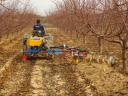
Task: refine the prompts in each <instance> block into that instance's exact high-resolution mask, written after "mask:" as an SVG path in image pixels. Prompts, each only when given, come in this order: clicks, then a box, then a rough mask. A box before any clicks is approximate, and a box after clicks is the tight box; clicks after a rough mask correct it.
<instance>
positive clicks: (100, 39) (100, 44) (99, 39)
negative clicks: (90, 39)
mask: <svg viewBox="0 0 128 96" xmlns="http://www.w3.org/2000/svg"><path fill="white" fill-rule="evenodd" d="M98 48H99V53H100V54H102V53H103V52H102V51H103V50H102V38H101V37H98Z"/></svg>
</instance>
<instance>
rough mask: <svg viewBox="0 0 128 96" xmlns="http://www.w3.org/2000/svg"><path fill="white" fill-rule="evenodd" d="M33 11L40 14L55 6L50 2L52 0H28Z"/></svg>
mask: <svg viewBox="0 0 128 96" xmlns="http://www.w3.org/2000/svg"><path fill="white" fill-rule="evenodd" d="M30 1H31V3H32V5H33V7H34V9H35V11H36V12H37V13H38V14H40V15H45V13H46V12H48V11H49V10H53V9H54V8H55V4H54V3H53V2H52V1H53V0H30Z"/></svg>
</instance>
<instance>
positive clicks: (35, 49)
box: [22, 34, 88, 64]
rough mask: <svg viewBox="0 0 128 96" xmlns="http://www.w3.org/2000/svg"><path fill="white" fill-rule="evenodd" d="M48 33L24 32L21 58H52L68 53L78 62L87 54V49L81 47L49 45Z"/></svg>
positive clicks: (24, 59)
mask: <svg viewBox="0 0 128 96" xmlns="http://www.w3.org/2000/svg"><path fill="white" fill-rule="evenodd" d="M50 40H51V37H50V35H46V36H43V37H41V36H31V35H28V34H26V35H25V36H24V38H23V57H22V60H23V61H26V60H28V58H29V57H33V58H34V57H35V56H46V57H48V58H51V59H54V55H55V54H57V55H60V54H67V53H68V54H70V56H72V58H73V62H74V63H76V64H78V63H79V62H80V61H81V60H82V59H83V58H84V57H86V56H87V54H88V51H87V50H85V49H82V48H71V47H68V46H66V45H59V46H51V45H48V42H50Z"/></svg>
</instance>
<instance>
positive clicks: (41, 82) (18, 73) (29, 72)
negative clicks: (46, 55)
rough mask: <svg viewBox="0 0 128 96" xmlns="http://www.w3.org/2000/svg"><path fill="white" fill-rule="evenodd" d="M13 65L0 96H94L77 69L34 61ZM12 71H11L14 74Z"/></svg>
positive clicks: (70, 66) (92, 90)
mask: <svg viewBox="0 0 128 96" xmlns="http://www.w3.org/2000/svg"><path fill="white" fill-rule="evenodd" d="M14 63H15V64H16V65H15V67H13V68H12V71H11V72H10V73H9V75H8V76H7V77H8V78H5V79H6V80H5V82H2V85H1V90H0V93H1V96H97V95H98V93H97V90H96V87H95V86H93V84H92V82H91V81H90V80H89V79H87V78H86V75H85V74H83V73H81V72H80V71H79V70H78V69H77V68H76V65H73V64H65V63H60V62H53V61H49V60H45V59H44V60H35V61H33V62H27V63H20V62H18V61H17V62H14ZM13 69H14V70H13Z"/></svg>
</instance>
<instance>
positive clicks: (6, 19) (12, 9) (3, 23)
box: [0, 0, 35, 38]
mask: <svg viewBox="0 0 128 96" xmlns="http://www.w3.org/2000/svg"><path fill="white" fill-rule="evenodd" d="M34 18H35V16H34V13H33V11H32V9H31V7H30V6H29V0H26V1H25V2H21V1H20V0H11V1H10V0H0V37H1V38H2V37H3V36H7V37H8V35H10V33H11V34H13V33H17V32H19V31H21V30H22V29H24V28H25V27H28V26H29V25H31V24H32V22H33V21H34Z"/></svg>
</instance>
